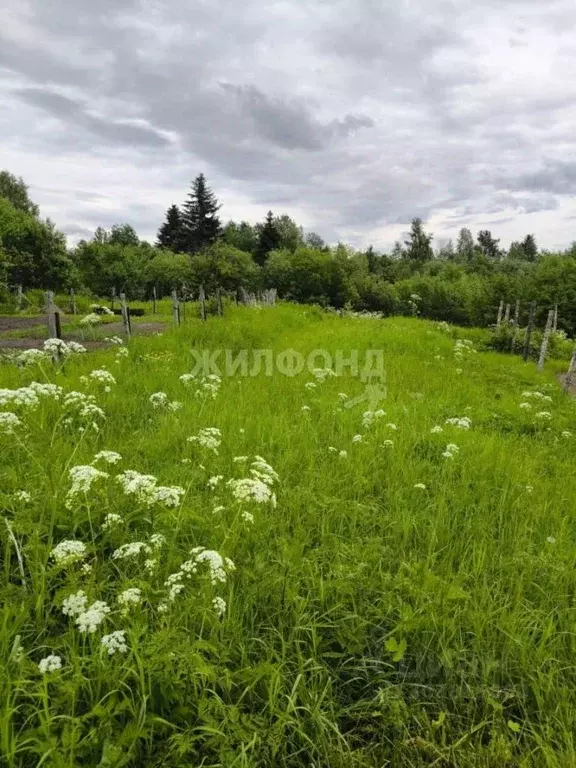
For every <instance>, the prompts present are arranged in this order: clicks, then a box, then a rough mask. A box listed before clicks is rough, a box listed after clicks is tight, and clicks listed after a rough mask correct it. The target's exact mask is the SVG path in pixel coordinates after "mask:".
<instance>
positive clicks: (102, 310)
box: [90, 304, 114, 315]
mask: <svg viewBox="0 0 576 768" xmlns="http://www.w3.org/2000/svg"><path fill="white" fill-rule="evenodd" d="M90 309H91V310H92V312H94V313H96V314H97V315H113V314H114V312H112V310H111V309H109V308H108V307H106V306H105V305H104V304H90Z"/></svg>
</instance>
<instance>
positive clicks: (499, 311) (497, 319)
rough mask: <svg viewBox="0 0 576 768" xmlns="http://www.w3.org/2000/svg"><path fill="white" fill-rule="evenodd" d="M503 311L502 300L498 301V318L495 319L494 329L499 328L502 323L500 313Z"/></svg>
mask: <svg viewBox="0 0 576 768" xmlns="http://www.w3.org/2000/svg"><path fill="white" fill-rule="evenodd" d="M503 311H504V299H501V300H500V306H499V307H498V317H497V318H496V328H499V327H500V323H501V322H502V312H503Z"/></svg>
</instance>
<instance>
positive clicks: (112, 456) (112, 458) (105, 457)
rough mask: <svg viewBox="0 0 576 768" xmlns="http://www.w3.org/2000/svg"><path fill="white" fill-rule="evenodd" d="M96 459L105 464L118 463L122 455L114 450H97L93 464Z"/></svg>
mask: <svg viewBox="0 0 576 768" xmlns="http://www.w3.org/2000/svg"><path fill="white" fill-rule="evenodd" d="M97 461H104V462H106V464H118V462H119V461H122V456H121V454H119V453H116V451H99V452H98V453H97V454H96V455H95V456H94V461H93V462H92V463H93V464H95V463H96V462H97Z"/></svg>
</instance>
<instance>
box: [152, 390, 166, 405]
mask: <svg viewBox="0 0 576 768" xmlns="http://www.w3.org/2000/svg"><path fill="white" fill-rule="evenodd" d="M148 400H149V402H150V405H151V406H152V407H153V408H166V406H167V405H168V395H167V394H166V392H154V394H153V395H150V397H149V398H148Z"/></svg>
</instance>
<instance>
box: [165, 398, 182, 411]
mask: <svg viewBox="0 0 576 768" xmlns="http://www.w3.org/2000/svg"><path fill="white" fill-rule="evenodd" d="M182 408H183V406H182V403H180V402H178V400H172V402H171V403H168V410H169V411H172V413H174V412H175V411H180V410H182Z"/></svg>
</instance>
